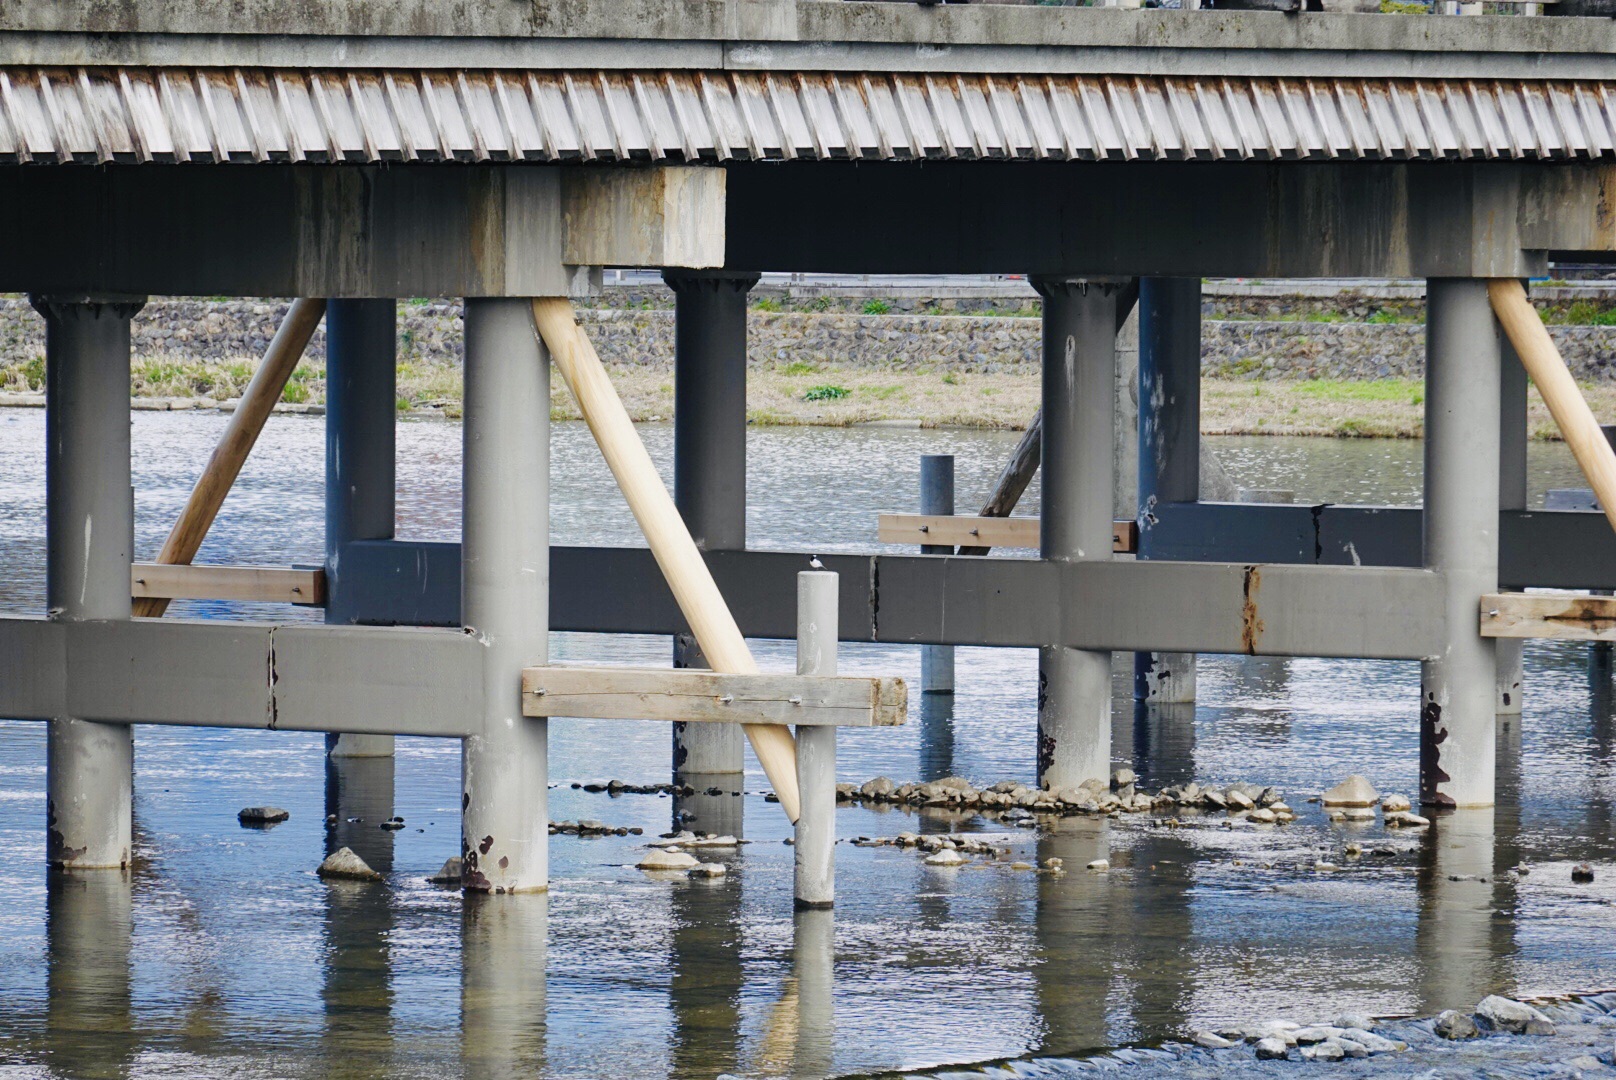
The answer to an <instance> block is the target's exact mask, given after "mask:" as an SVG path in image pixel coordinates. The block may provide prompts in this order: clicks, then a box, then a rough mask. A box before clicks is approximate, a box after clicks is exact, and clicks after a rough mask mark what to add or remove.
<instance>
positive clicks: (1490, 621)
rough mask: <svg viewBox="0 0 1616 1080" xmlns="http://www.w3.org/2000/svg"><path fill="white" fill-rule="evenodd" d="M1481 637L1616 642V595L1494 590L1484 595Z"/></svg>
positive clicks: (1482, 600)
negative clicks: (1494, 591) (1500, 591)
mask: <svg viewBox="0 0 1616 1080" xmlns="http://www.w3.org/2000/svg"><path fill="white" fill-rule="evenodd" d="M1481 636H1482V637H1490V638H1553V639H1556V640H1559V641H1616V597H1612V596H1587V595H1584V594H1582V593H1491V594H1489V595H1487V596H1483V597H1482V598H1481Z"/></svg>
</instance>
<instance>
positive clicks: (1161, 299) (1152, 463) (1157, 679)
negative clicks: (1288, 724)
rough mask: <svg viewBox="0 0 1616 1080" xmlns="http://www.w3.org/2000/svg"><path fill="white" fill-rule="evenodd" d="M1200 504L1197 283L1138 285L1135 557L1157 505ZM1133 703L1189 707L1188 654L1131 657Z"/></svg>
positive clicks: (1148, 548)
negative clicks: (1137, 542)
mask: <svg viewBox="0 0 1616 1080" xmlns="http://www.w3.org/2000/svg"><path fill="white" fill-rule="evenodd" d="M1200 498H1201V280H1200V279H1199V278H1143V279H1141V280H1140V282H1139V508H1138V520H1139V553H1138V557H1139V558H1141V559H1148V558H1151V556H1152V543H1151V540H1152V526H1153V525H1154V524H1155V520H1156V519H1155V516H1154V509H1155V506H1156V504H1158V503H1175V502H1198V501H1199V500H1200ZM1134 696H1135V697H1136V698H1138V699H1139V700H1141V701H1146V702H1150V703H1152V704H1178V703H1184V702H1191V701H1194V700H1195V654H1194V653H1158V652H1149V653H1135V654H1134Z"/></svg>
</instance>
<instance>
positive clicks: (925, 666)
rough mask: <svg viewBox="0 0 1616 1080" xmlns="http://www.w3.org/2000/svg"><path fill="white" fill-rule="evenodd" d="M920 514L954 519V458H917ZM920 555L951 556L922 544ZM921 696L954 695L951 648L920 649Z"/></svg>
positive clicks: (944, 548)
mask: <svg viewBox="0 0 1616 1080" xmlns="http://www.w3.org/2000/svg"><path fill="white" fill-rule="evenodd" d="M920 512H921V513H922V514H943V515H947V516H949V517H952V516H953V515H954V455H953V454H922V455H920ZM920 553H921V554H922V555H952V554H953V553H954V549H953V547H952V546H951V545H948V544H922V545H920ZM920 692H921V693H923V694H952V693H953V692H954V646H952V645H922V646H921V647H920Z"/></svg>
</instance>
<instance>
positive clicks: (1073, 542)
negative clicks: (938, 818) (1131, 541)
mask: <svg viewBox="0 0 1616 1080" xmlns="http://www.w3.org/2000/svg"><path fill="white" fill-rule="evenodd" d="M1033 285H1034V287H1035V288H1036V289H1037V290H1038V292H1039V295H1041V296H1042V297H1043V298H1044V321H1043V349H1044V364H1043V403H1044V431H1043V465H1042V468H1043V497H1042V500H1041V502H1040V509H1039V521H1040V529H1041V536H1042V539H1041V545H1042V551H1041V554H1042V556H1043V558H1045V559H1054V560H1060V561H1077V560H1085V559H1109V558H1111V531H1112V529H1111V526H1112V513H1113V509H1112V472H1113V468H1114V465H1115V462H1114V447H1113V444H1112V432H1111V417H1112V410H1113V408H1114V406H1115V395H1116V388H1115V386H1114V383H1115V379H1116V332H1117V324H1116V293H1117V288H1118V287H1117V285H1116V284H1114V283H1112V282H1107V281H1098V280H1086V279H1082V278H1064V277H1043V278H1036V279H1034V281H1033ZM1110 768H1111V654H1110V653H1109V652H1094V651H1089V650H1083V649H1068V648H1065V647H1062V646H1048V647H1045V648H1042V649H1040V650H1039V651H1038V781H1039V783H1040V784H1042V785H1043V786H1044V787H1046V788H1051V789H1058V788H1064V787H1075V786H1076V785H1078V784H1081V783H1082V782H1083V781H1084V780H1088V779H1091V778H1103V777H1106V776H1108V775H1110Z"/></svg>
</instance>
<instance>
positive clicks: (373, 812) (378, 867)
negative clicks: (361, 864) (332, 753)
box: [325, 756, 394, 874]
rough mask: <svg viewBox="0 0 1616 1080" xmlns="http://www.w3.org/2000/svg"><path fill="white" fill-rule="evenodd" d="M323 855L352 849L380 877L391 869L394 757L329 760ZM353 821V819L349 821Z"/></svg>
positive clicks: (326, 781) (326, 780)
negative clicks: (385, 825) (332, 821)
mask: <svg viewBox="0 0 1616 1080" xmlns="http://www.w3.org/2000/svg"><path fill="white" fill-rule="evenodd" d="M325 814H326V819H327V820H328V821H329V820H330V818H331V817H332V816H333V815H335V816H336V819H337V821H336V824H334V825H329V826H327V828H326V837H325V852H326V854H327V855H329V854H331V853H332V852H333V851H336V850H337V849H338V848H352V849H353V851H354V853H355V854H356V855H358V856H359V857H360V858H361V859H364V860H365V862H366V864H368V865H369V866H370V868H371V869H372V870H374V871H376V872H377V873H379V874H386V873H390V872H391V871H392V869H393V836H394V833H393V830H391V829H384V828H382V827H381V824H382V822H384V821H387V820H388V819H389V818H391V817H392V816H393V758H392V757H391V756H388V757H365V758H342V757H337V758H329V759H327V761H326V765H325ZM349 819H353V820H349Z"/></svg>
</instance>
